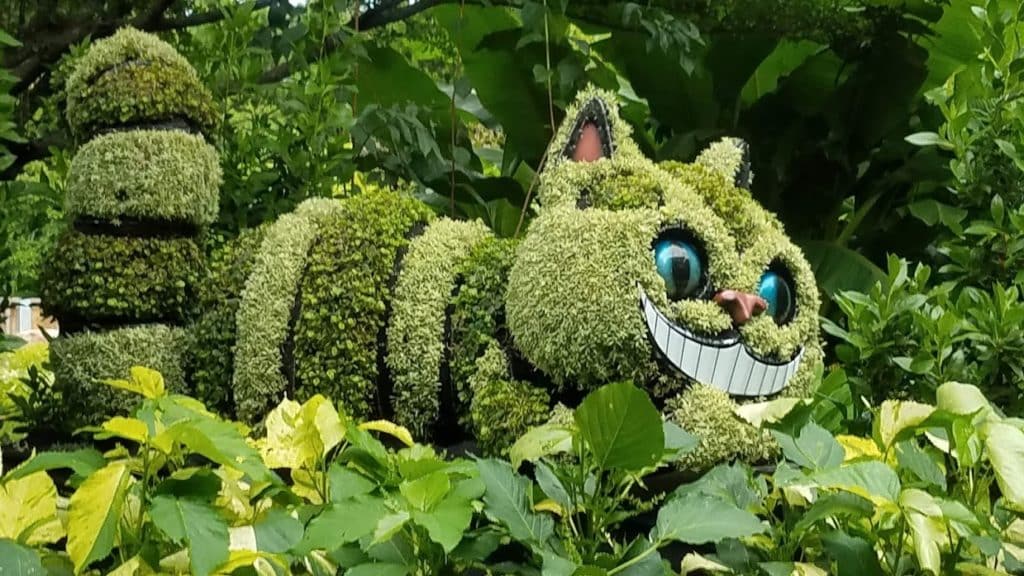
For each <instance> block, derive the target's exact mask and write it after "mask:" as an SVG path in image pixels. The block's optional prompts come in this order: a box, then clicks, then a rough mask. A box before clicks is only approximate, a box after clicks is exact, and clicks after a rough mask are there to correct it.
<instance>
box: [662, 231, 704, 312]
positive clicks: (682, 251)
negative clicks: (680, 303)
mask: <svg viewBox="0 0 1024 576" xmlns="http://www.w3.org/2000/svg"><path fill="white" fill-rule="evenodd" d="M654 263H655V265H656V266H657V268H658V275H659V276H661V279H662V280H664V281H665V291H666V292H667V294H668V298H669V300H682V299H683V298H692V297H693V296H696V295H697V294H698V292H700V290H701V289H702V288H703V284H704V279H705V275H704V262H703V260H702V258H701V255H700V252H698V251H697V248H696V247H695V246H694V245H693V244H691V243H690V242H687V241H685V240H680V239H676V238H664V239H661V240H658V241H657V242H656V243H655V244H654Z"/></svg>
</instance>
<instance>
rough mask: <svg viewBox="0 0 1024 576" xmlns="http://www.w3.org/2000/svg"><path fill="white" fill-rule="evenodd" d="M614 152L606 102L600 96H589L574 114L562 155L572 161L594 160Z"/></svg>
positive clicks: (609, 156)
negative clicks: (577, 112) (574, 117)
mask: <svg viewBox="0 0 1024 576" xmlns="http://www.w3.org/2000/svg"><path fill="white" fill-rule="evenodd" d="M614 152H615V142H614V139H613V137H612V126H611V120H610V117H609V113H608V104H607V103H606V102H604V101H603V100H601V99H600V98H596V97H595V98H591V99H590V100H588V101H587V103H586V104H584V105H583V106H582V107H581V108H580V112H579V114H577V115H576V119H575V121H574V123H573V127H572V131H571V132H569V140H568V142H566V143H565V147H564V148H563V149H562V155H563V156H565V158H566V159H568V160H572V161H574V162H594V161H596V160H600V159H601V158H611V156H612V154H613V153H614Z"/></svg>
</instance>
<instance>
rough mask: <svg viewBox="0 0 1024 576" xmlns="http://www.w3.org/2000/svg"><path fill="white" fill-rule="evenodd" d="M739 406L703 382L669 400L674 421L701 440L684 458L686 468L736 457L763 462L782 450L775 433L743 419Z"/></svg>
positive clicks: (726, 460)
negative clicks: (777, 443)
mask: <svg viewBox="0 0 1024 576" xmlns="http://www.w3.org/2000/svg"><path fill="white" fill-rule="evenodd" d="M735 408H736V403H735V402H733V400H732V399H731V398H730V397H729V395H728V394H726V393H725V392H723V391H721V390H717V389H715V388H712V387H710V386H705V385H703V384H693V385H691V387H690V388H689V389H687V390H686V391H685V392H683V393H682V394H680V395H679V396H677V397H676V398H673V399H671V400H669V401H668V404H667V406H666V410H667V411H668V413H669V415H670V417H671V419H672V421H673V422H675V423H677V424H679V425H680V426H681V427H682V428H683V429H684V430H686V431H687V432H690V433H691V434H693V435H694V436H696V437H697V438H699V439H700V443H699V444H698V445H697V448H696V449H695V450H694V451H693V452H690V453H689V454H687V455H686V456H684V457H683V460H682V461H681V462H680V465H681V466H682V467H684V468H687V469H691V470H705V469H707V468H708V467H709V466H712V465H714V464H716V463H718V462H728V461H730V460H733V459H736V458H739V459H740V460H744V461H747V462H763V461H765V460H768V459H769V458H771V457H772V456H774V455H775V454H777V453H778V448H777V447H776V445H775V442H774V441H773V440H772V437H771V435H770V434H768V433H767V432H766V431H761V430H758V429H757V428H754V427H753V426H751V425H750V424H749V423H747V422H745V421H743V420H742V419H740V417H739V416H737V415H736V414H735V413H734V412H733V411H734V410H735Z"/></svg>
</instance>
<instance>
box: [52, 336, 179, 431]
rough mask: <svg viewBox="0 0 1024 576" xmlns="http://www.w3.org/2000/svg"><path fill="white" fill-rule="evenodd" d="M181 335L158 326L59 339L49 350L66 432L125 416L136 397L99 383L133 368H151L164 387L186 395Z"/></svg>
mask: <svg viewBox="0 0 1024 576" xmlns="http://www.w3.org/2000/svg"><path fill="white" fill-rule="evenodd" d="M185 349H186V336H185V331H184V330H183V329H181V328H174V327H170V326H164V325H160V324H152V325H147V326H135V327H128V328H118V329H116V330H110V331H107V332H82V333H79V334H75V335H71V336H61V337H60V338H57V339H56V340H54V341H53V343H52V344H51V345H50V363H51V366H52V368H53V373H54V379H55V385H56V387H57V388H58V389H59V390H60V391H61V392H62V394H63V398H64V402H65V405H64V406H63V410H64V412H65V413H66V415H67V421H66V422H65V423H66V424H67V426H68V429H73V428H75V427H77V426H81V425H85V424H97V423H99V422H101V421H103V420H104V419H105V418H106V417H108V416H113V415H124V414H125V413H126V412H127V411H129V410H131V408H132V407H133V406H135V404H137V403H138V397H137V396H135V395H132V394H130V393H128V392H124V391H120V390H116V389H113V388H111V387H109V386H106V385H104V384H102V383H101V382H102V381H103V380H108V379H117V378H128V375H129V370H130V369H131V368H132V367H133V366H152V367H153V369H155V370H158V371H159V372H160V373H161V374H163V375H164V380H165V381H166V384H167V388H168V389H169V390H171V391H174V392H179V393H183V392H184V391H185V377H184V372H183V368H182V353H183V351H184V350H185Z"/></svg>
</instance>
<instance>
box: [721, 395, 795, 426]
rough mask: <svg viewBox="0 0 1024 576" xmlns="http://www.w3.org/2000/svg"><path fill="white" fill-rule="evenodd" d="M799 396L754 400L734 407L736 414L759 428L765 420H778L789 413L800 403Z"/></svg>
mask: <svg viewBox="0 0 1024 576" xmlns="http://www.w3.org/2000/svg"><path fill="white" fill-rule="evenodd" d="M802 402H803V400H801V399H800V398H777V399H775V400H769V401H767V402H754V403H751V404H743V405H742V406H739V407H737V408H736V410H735V412H736V415H737V416H739V417H740V418H743V419H744V420H746V421H747V422H750V423H751V424H752V425H753V426H756V427H757V428H760V427H761V425H762V424H764V423H765V422H769V423H770V422H778V421H779V420H782V418H784V417H785V416H786V414H789V413H790V412H791V411H792V410H793V408H795V407H796V405H797V404H800V403H802Z"/></svg>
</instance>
